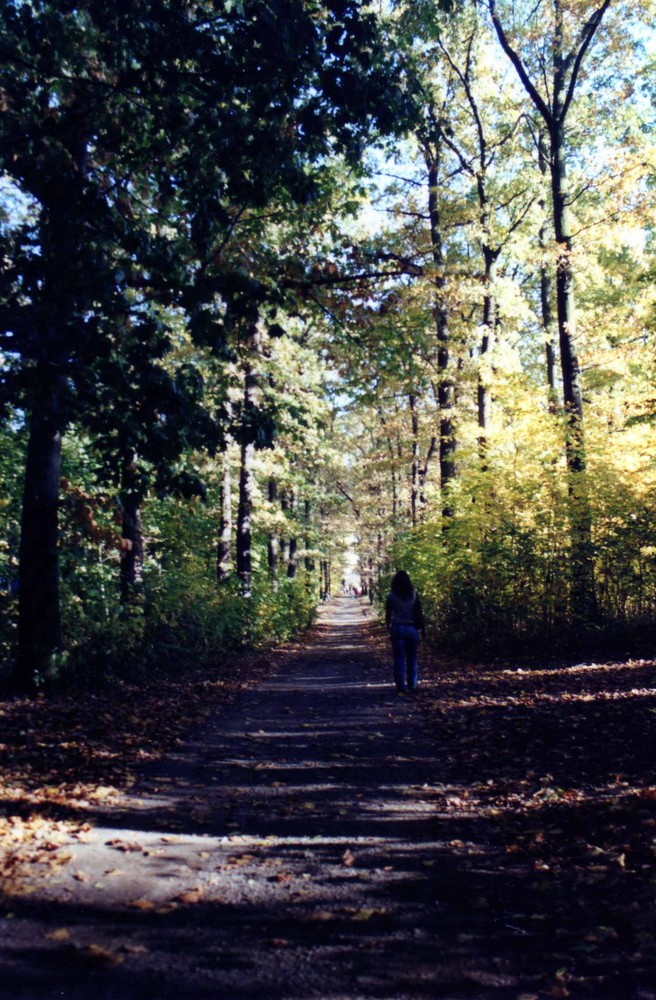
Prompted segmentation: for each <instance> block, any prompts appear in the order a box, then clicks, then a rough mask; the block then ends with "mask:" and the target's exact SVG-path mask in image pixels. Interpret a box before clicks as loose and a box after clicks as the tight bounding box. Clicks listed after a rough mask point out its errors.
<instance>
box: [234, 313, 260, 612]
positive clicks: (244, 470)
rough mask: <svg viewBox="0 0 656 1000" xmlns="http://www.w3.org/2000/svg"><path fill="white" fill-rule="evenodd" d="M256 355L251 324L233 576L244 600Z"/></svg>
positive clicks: (249, 571) (249, 568)
mask: <svg viewBox="0 0 656 1000" xmlns="http://www.w3.org/2000/svg"><path fill="white" fill-rule="evenodd" d="M259 353H260V336H259V331H258V328H257V324H256V323H253V324H252V326H251V328H250V330H249V334H248V344H247V356H246V359H245V361H244V410H243V423H244V434H245V436H244V439H243V441H242V445H241V464H240V471H239V503H238V507H237V560H236V562H237V576H238V577H239V580H240V582H241V586H242V592H243V595H244V597H250V596H251V586H252V575H253V560H252V551H251V550H252V517H253V492H254V489H255V473H254V469H253V460H254V457H255V443H254V441H252V440H250V430H249V428H250V426H251V424H252V422H253V417H254V411H255V407H256V404H257V398H256V397H257V388H258V372H257V360H258V357H259Z"/></svg>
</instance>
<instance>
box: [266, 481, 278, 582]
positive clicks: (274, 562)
mask: <svg viewBox="0 0 656 1000" xmlns="http://www.w3.org/2000/svg"><path fill="white" fill-rule="evenodd" d="M268 500H269V503H270V504H271V505H272V506H273V505H275V504H276V503H277V500H278V483H277V481H276V479H275V478H274V477H273V476H271V477H270V478H269V490H268ZM267 563H268V566H269V576H270V578H271V581H272V585H273V589H274V590H277V589H278V571H279V566H280V537H279V535H278V532H277V531H273V530H272V531H270V532H269V543H268V546H267Z"/></svg>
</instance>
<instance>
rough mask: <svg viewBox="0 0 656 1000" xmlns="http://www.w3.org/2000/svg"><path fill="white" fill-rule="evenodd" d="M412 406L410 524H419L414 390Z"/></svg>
mask: <svg viewBox="0 0 656 1000" xmlns="http://www.w3.org/2000/svg"><path fill="white" fill-rule="evenodd" d="M408 405H409V407H410V423H411V431H412V466H411V473H410V524H411V525H412V527H413V528H414V527H416V525H417V507H418V503H419V418H418V416H417V399H416V397H415V394H414V393H413V392H411V393H409V395H408Z"/></svg>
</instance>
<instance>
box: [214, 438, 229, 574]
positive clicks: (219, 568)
mask: <svg viewBox="0 0 656 1000" xmlns="http://www.w3.org/2000/svg"><path fill="white" fill-rule="evenodd" d="M231 545H232V474H231V472H230V462H229V460H228V452H227V450H226V452H224V455H223V476H222V478H221V519H220V522H219V541H218V544H217V547H216V579H217V581H218V583H225V582H226V581H227V580H229V579H230V576H231V574H232V554H231Z"/></svg>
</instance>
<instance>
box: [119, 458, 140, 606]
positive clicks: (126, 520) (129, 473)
mask: <svg viewBox="0 0 656 1000" xmlns="http://www.w3.org/2000/svg"><path fill="white" fill-rule="evenodd" d="M136 463H137V457H136V455H134V454H132V455H130V457H129V458H128V460H127V461H126V463H125V466H124V469H123V489H122V491H121V493H122V495H121V501H122V505H123V519H122V526H121V569H120V593H121V602H122V603H123V604H128V603H129V602H130V601H131V599H132V598H133V597H134V595H135V593H136V591H137V590H138V588H139V586H140V585H141V582H142V576H141V574H142V570H143V536H142V532H141V515H140V506H141V493H140V490H139V488H138V481H137V464H136Z"/></svg>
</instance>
